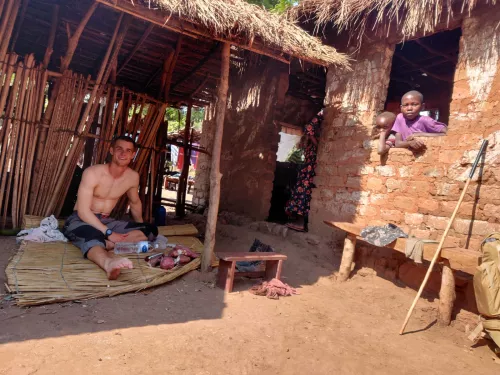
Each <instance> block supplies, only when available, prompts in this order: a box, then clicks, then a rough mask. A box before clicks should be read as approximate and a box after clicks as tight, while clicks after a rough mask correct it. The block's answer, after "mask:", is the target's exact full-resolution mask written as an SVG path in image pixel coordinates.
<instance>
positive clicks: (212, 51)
mask: <svg viewBox="0 0 500 375" xmlns="http://www.w3.org/2000/svg"><path fill="white" fill-rule="evenodd" d="M218 50H219V43H215V44H214V45H213V46H212V48H211V49H210V52H208V54H207V55H206V56H205V57H204V58H203V59H201V60H200V61H199V62H198V64H196V65H195V66H194V68H193V69H191V71H190V72H189V73H187V74H185V75H184V76H182V78H181V79H180V80H178V81H177V82H176V83H175V84H174V85H173V86H172V91H173V90H175V89H176V88H177V87H178V86H179V85H180V84H182V83H183V82H186V81H187V80H188V79H190V78H191V77H192V76H193V75H194V74H195V73H196V72H197V71H198V70H199V69H200V68H202V67H203V65H205V63H206V62H207V61H208V60H210V59H211V58H212V57H213V56H214V55H215V54H216V53H217V51H218Z"/></svg>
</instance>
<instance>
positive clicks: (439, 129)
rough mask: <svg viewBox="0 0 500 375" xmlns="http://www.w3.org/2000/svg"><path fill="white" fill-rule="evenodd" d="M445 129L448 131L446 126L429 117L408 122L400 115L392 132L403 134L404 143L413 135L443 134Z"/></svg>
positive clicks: (419, 117) (421, 117) (420, 117)
mask: <svg viewBox="0 0 500 375" xmlns="http://www.w3.org/2000/svg"><path fill="white" fill-rule="evenodd" d="M443 129H446V124H443V123H442V122H439V121H436V120H434V119H433V118H431V117H429V116H417V118H416V119H414V120H408V119H405V118H404V116H403V114H402V113H400V114H399V115H397V117H396V121H395V122H394V125H393V126H392V129H391V130H392V131H393V132H395V133H399V134H401V138H402V140H403V141H404V140H406V138H408V137H409V136H410V135H412V134H413V133H443Z"/></svg>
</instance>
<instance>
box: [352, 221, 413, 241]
mask: <svg viewBox="0 0 500 375" xmlns="http://www.w3.org/2000/svg"><path fill="white" fill-rule="evenodd" d="M361 237H362V238H363V239H364V240H365V241H366V242H368V243H371V244H372V245H375V246H386V245H389V244H390V243H391V242H393V241H395V240H396V239H397V238H400V237H402V238H408V235H407V234H406V233H405V232H403V230H402V229H401V228H400V227H398V226H396V225H394V224H386V225H384V226H383V227H376V226H375V227H366V228H365V229H363V230H362V231H361Z"/></svg>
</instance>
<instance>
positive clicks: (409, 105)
mask: <svg viewBox="0 0 500 375" xmlns="http://www.w3.org/2000/svg"><path fill="white" fill-rule="evenodd" d="M421 110H422V102H421V100H420V98H419V97H418V96H414V95H406V96H403V99H402V100H401V112H403V116H404V117H405V118H407V119H408V120H413V119H415V118H416V117H417V116H418V115H419V113H420V111H421Z"/></svg>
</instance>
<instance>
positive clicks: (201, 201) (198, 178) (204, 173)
mask: <svg viewBox="0 0 500 375" xmlns="http://www.w3.org/2000/svg"><path fill="white" fill-rule="evenodd" d="M202 130H203V131H202V133H201V139H200V147H202V148H204V149H205V150H207V151H208V152H209V153H211V152H212V147H213V145H214V137H215V104H212V105H210V106H208V107H206V109H205V118H204V119H203V124H202ZM211 161H212V158H211V157H210V155H208V154H204V153H200V155H199V156H198V165H197V168H196V174H195V183H194V188H193V204H194V205H197V206H205V205H206V204H207V202H208V195H209V192H210V163H211Z"/></svg>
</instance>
